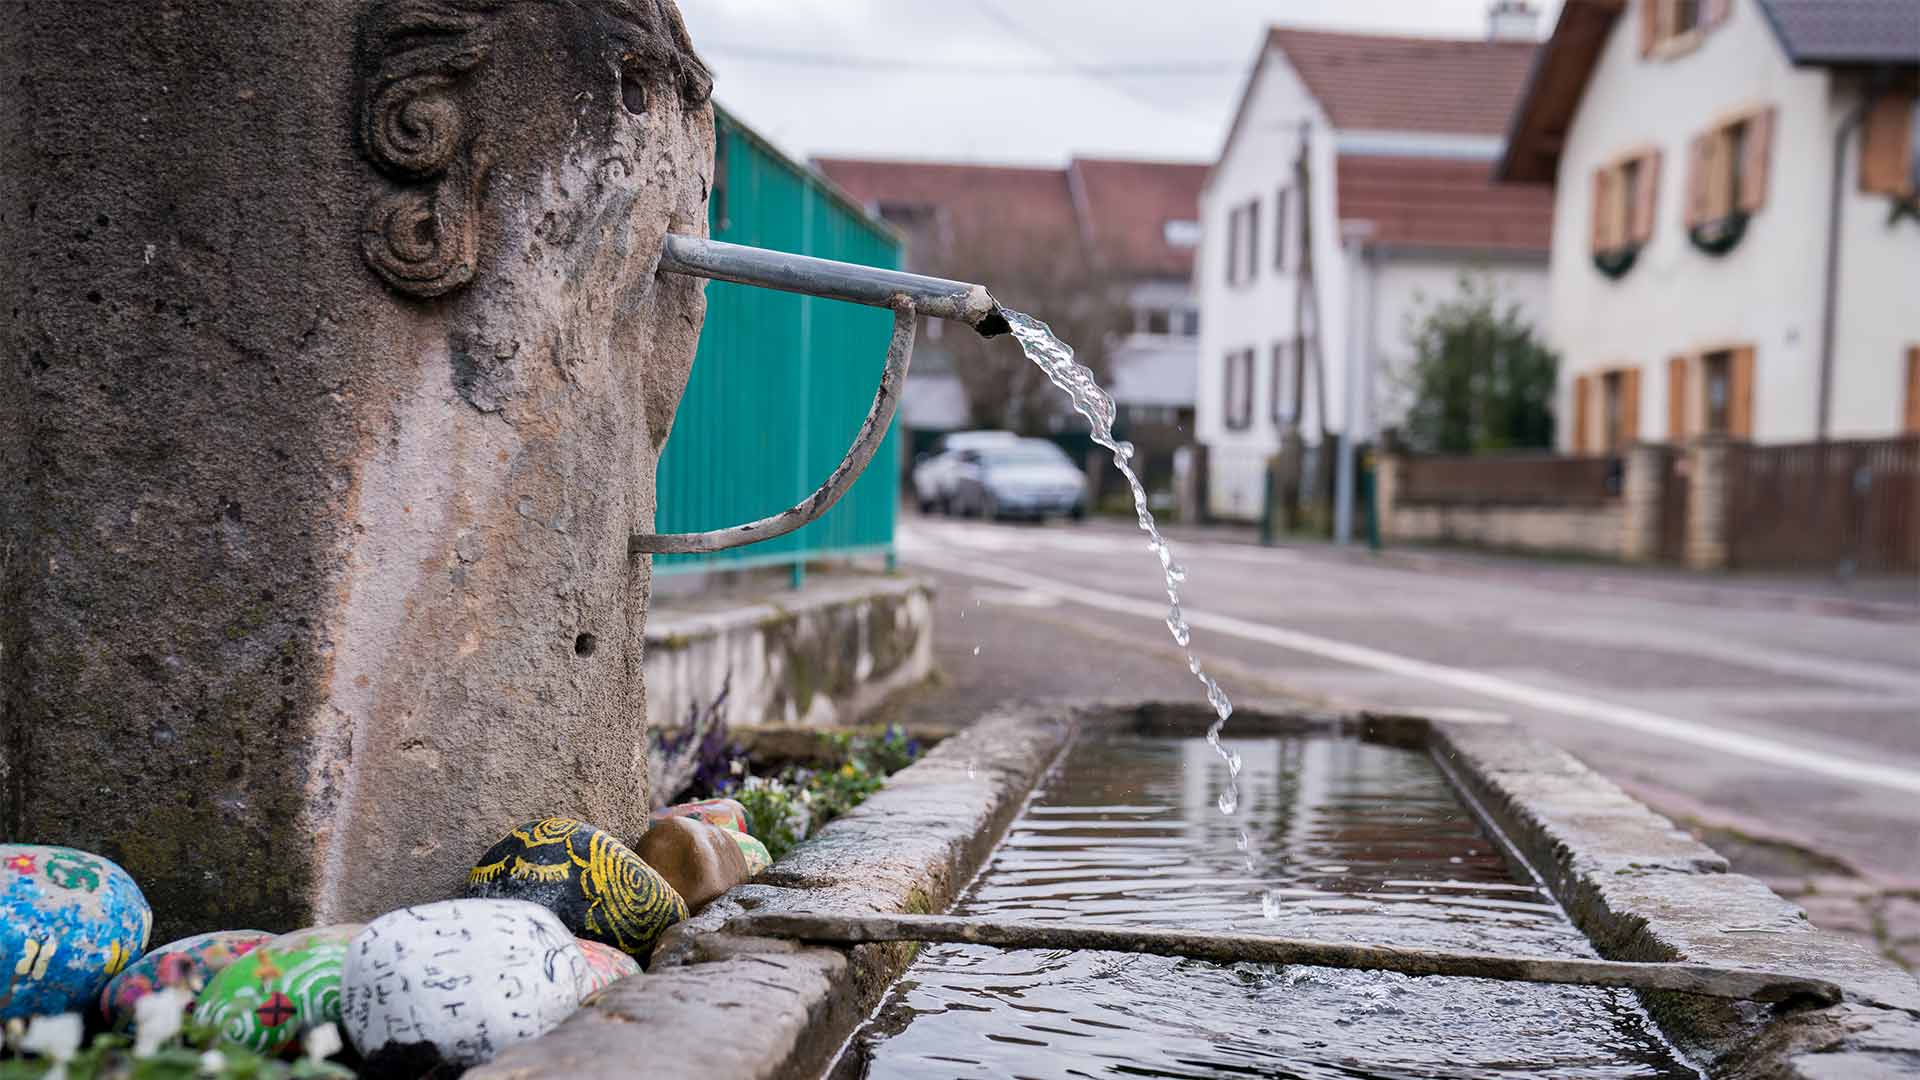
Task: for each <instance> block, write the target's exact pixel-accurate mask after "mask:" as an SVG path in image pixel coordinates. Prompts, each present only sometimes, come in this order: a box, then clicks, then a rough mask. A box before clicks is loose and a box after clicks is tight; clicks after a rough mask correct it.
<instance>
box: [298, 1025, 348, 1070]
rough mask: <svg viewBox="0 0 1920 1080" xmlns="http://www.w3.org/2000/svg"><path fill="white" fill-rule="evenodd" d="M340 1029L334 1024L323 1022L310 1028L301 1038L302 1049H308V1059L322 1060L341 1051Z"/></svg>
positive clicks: (316, 1061) (313, 1060) (312, 1060)
mask: <svg viewBox="0 0 1920 1080" xmlns="http://www.w3.org/2000/svg"><path fill="white" fill-rule="evenodd" d="M340 1045H341V1044H340V1029H339V1028H337V1027H335V1026H333V1025H332V1024H321V1025H320V1026H319V1027H316V1028H313V1029H311V1030H309V1031H308V1032H307V1034H306V1036H305V1037H304V1038H303V1039H302V1040H301V1049H303V1050H305V1051H306V1055H307V1060H308V1061H311V1062H315V1063H318V1062H322V1061H325V1060H326V1059H328V1058H330V1057H332V1056H333V1055H335V1054H337V1053H339V1052H340Z"/></svg>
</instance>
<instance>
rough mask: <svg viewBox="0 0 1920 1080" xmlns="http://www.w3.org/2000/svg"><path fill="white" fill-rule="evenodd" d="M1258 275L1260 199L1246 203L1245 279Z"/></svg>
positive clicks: (1250, 279) (1251, 278) (1249, 279)
mask: <svg viewBox="0 0 1920 1080" xmlns="http://www.w3.org/2000/svg"><path fill="white" fill-rule="evenodd" d="M1259 276H1260V200H1259V199H1255V200H1253V201H1252V202H1250V203H1248V204H1247V280H1248V281H1252V280H1253V279H1255V278H1257V277H1259Z"/></svg>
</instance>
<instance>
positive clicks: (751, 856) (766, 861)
mask: <svg viewBox="0 0 1920 1080" xmlns="http://www.w3.org/2000/svg"><path fill="white" fill-rule="evenodd" d="M733 842H734V843H736V844H739V845H740V854H742V855H745V856H746V857H747V876H748V877H759V876H760V871H762V870H765V869H766V868H767V867H769V866H772V865H773V853H772V852H770V851H768V850H767V845H765V844H763V843H761V842H760V841H759V840H758V839H756V838H754V837H751V836H748V835H747V834H746V833H734V834H733Z"/></svg>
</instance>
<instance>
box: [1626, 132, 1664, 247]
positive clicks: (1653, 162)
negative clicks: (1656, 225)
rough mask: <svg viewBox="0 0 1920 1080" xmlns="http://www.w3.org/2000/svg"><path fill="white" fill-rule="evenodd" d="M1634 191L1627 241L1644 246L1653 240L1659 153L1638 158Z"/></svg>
mask: <svg viewBox="0 0 1920 1080" xmlns="http://www.w3.org/2000/svg"><path fill="white" fill-rule="evenodd" d="M1634 187H1635V190H1634V191H1633V192H1632V193H1631V198H1632V199H1633V203H1632V205H1633V212H1632V216H1631V218H1630V219H1629V223H1628V226H1627V239H1628V240H1630V241H1632V242H1633V243H1635V244H1644V243H1646V242H1647V241H1648V240H1651V239H1652V238H1653V219H1654V214H1655V212H1656V210H1657V204H1658V200H1659V197H1660V151H1658V150H1653V151H1650V152H1648V153H1646V154H1643V155H1641V157H1640V169H1639V173H1638V174H1637V177H1636V180H1635V183H1634Z"/></svg>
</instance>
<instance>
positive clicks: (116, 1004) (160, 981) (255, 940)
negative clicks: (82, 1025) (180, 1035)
mask: <svg viewBox="0 0 1920 1080" xmlns="http://www.w3.org/2000/svg"><path fill="white" fill-rule="evenodd" d="M271 940H273V935H272V934H269V933H267V932H266V931H265V930H215V931H214V932H212V933H210V934H195V935H194V936H193V937H189V938H181V939H180V940H179V941H172V942H168V943H167V944H165V945H162V946H160V947H159V948H157V949H155V950H153V951H152V952H150V953H148V954H147V955H145V956H143V957H141V958H140V959H138V960H135V961H134V962H133V963H132V964H131V965H129V966H128V967H127V969H126V970H125V971H122V972H121V973H120V974H118V975H115V976H114V977H113V981H112V982H110V983H108V984H107V988H106V989H105V990H102V991H101V992H100V1015H102V1016H104V1017H106V1018H107V1022H108V1023H109V1024H112V1025H113V1028H114V1030H116V1031H129V1030H131V1029H132V1028H133V1009H134V1006H135V1005H138V1004H139V1003H140V999H141V998H143V997H146V996H147V995H148V994H151V993H153V992H154V991H155V990H158V989H160V988H161V987H163V986H175V987H179V988H180V989H182V990H184V991H186V992H187V993H188V994H198V993H199V992H200V991H202V990H204V989H206V986H207V983H208V982H211V981H212V979H213V977H214V976H215V975H218V974H219V973H220V972H221V971H223V970H225V969H226V967H227V965H228V964H231V963H233V962H234V961H235V960H238V959H240V958H241V957H243V956H245V955H247V954H248V953H249V952H252V951H253V948H254V946H256V945H260V944H262V943H264V942H267V941H271ZM187 1012H188V1014H189V1015H191V1014H192V1012H193V1007H192V1006H191V1005H189V1006H188V1007H187Z"/></svg>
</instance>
